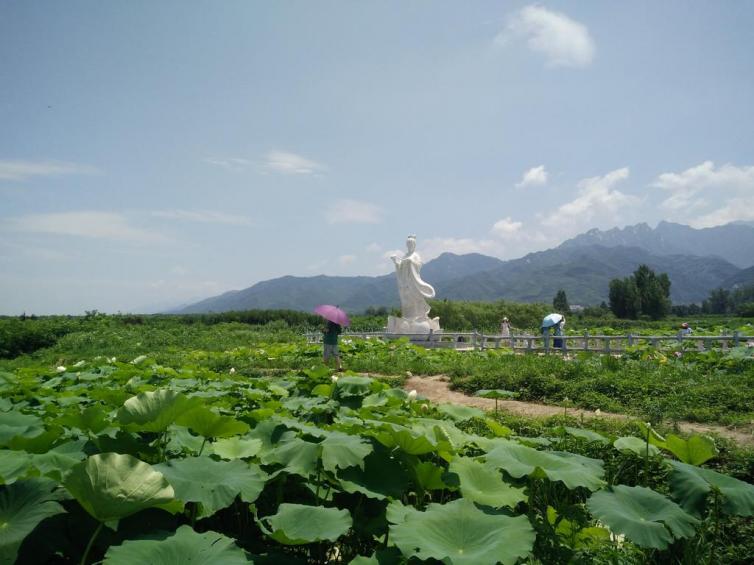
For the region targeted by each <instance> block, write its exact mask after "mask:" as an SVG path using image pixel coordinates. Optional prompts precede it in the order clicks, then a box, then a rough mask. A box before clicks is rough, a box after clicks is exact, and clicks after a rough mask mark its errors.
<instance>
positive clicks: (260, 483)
mask: <svg viewBox="0 0 754 565" xmlns="http://www.w3.org/2000/svg"><path fill="white" fill-rule="evenodd" d="M3 322H4V321H2V320H0V336H2V335H4V334H3V333H2V331H3ZM16 322H17V321H16V320H13V321H12V322H8V324H11V323H12V324H13V325H15V324H16ZM23 323H25V324H26V323H29V324H37V323H39V324H42V325H45V324H46V326H45V327H44V328H43V330H39V331H38V328H34V327H33V326H28V327H27V328H28V329H27V330H26V331H28V332H29V335H41V334H42V333H44V332H49V333H50V335H49V336H48V339H47V341H46V342H45V343H44V344H40V345H39V346H38V347H32V348H29V351H28V352H27V353H25V354H22V355H11V354H6V355H4V357H6V358H5V359H3V360H0V484H2V486H0V562H2V563H6V562H7V563H14V562H17V563H95V562H103V563H129V564H130V563H140V562H144V563H183V562H191V563H247V562H253V563H328V562H331V563H357V564H358V563H423V562H424V563H437V562H444V563H469V564H472V563H473V564H480V563H505V564H508V563H510V564H513V563H519V562H520V563H710V564H712V563H751V562H753V561H754V522H753V521H752V516H754V486H753V485H752V483H754V453H752V452H751V451H750V450H748V449H746V448H742V447H740V446H736V445H733V444H732V443H730V442H726V441H724V440H720V439H719V438H715V439H713V438H709V437H707V436H703V435H692V436H681V434H679V433H674V432H673V430H672V422H673V421H674V420H680V419H695V420H698V421H705V422H716V423H737V424H739V425H745V424H748V423H749V422H750V419H751V418H752V417H754V416H753V410H752V406H754V404H753V403H752V400H754V398H752V396H754V393H752V392H751V391H752V390H753V389H754V387H752V386H751V385H752V384H753V381H754V358H753V357H752V354H751V351H752V349H754V348H746V347H741V348H736V349H733V350H730V351H725V352H723V351H713V352H708V353H698V352H692V351H684V350H679V351H678V352H669V353H668V352H657V351H652V350H649V349H642V350H636V351H633V352H631V353H630V354H629V355H626V356H625V357H623V358H614V357H600V356H596V355H595V356H591V355H590V356H585V355H581V356H580V355H577V356H575V357H573V358H569V359H563V358H562V357H560V356H555V355H551V356H546V357H539V356H528V357H527V356H520V355H512V354H511V353H510V352H506V351H504V350H501V351H483V352H481V351H477V352H455V351H437V350H434V351H428V350H424V349H421V348H417V347H414V346H412V345H410V344H408V343H406V342H392V343H382V342H379V341H374V340H363V341H360V340H353V341H351V340H344V343H343V344H342V346H341V350H342V353H343V359H344V364H345V366H346V368H347V371H346V372H345V373H341V374H338V373H334V372H332V371H331V370H330V369H328V368H327V367H324V366H322V364H321V361H320V348H319V347H318V346H315V345H307V344H306V343H305V340H304V339H303V338H302V336H301V333H300V328H293V329H291V328H290V327H288V325H287V324H285V323H276V322H274V321H273V322H270V323H268V324H266V325H263V326H250V325H248V324H242V323H238V322H234V323H217V324H212V325H209V324H202V323H191V324H187V323H179V322H177V321H175V320H165V319H156V320H149V319H147V320H142V322H141V323H133V321H129V322H127V321H124V320H123V319H119V318H110V317H107V318H104V319H95V320H80V319H73V320H68V321H65V323H67V324H70V326H69V327H66V331H60V330H59V327H60V324H58V325H57V326H56V325H55V323H53V322H50V321H49V320H48V321H45V320H44V319H42V320H33V321H24V322H23ZM56 327H57V328H58V330H55V328H56ZM5 329H7V327H6V328H5ZM5 335H8V334H5ZM676 353H678V355H676ZM407 371H410V372H411V373H413V374H414V375H430V374H447V375H449V376H450V377H451V378H452V382H453V383H454V384H455V385H456V386H457V387H458V388H461V389H462V390H464V391H466V392H469V393H476V394H481V395H484V396H488V397H495V396H505V395H506V394H507V393H506V392H503V390H502V389H504V390H505V391H511V392H513V393H515V394H517V395H518V396H519V397H520V398H522V399H528V400H542V401H546V402H557V403H560V404H562V405H564V406H569V405H580V406H586V407H590V408H600V409H601V410H615V411H622V412H625V413H629V414H635V415H637V416H640V417H641V418H640V419H637V420H635V421H626V422H623V421H621V422H614V421H608V420H605V419H600V418H593V419H586V420H583V419H576V418H573V417H569V416H568V415H565V414H564V416H562V417H557V418H551V419H549V420H547V421H542V420H530V419H523V418H514V417H511V416H508V415H506V414H504V413H502V412H501V413H498V412H494V411H493V412H487V413H484V412H482V411H480V410H478V409H475V408H469V407H462V406H452V405H434V404H432V403H430V402H428V401H426V400H424V399H422V398H421V397H417V396H416V395H415V394H411V393H407V392H406V391H404V390H402V389H401V388H395V387H396V386H400V385H401V383H402V381H403V377H404V376H405V374H406V372H407ZM365 373H368V374H369V375H370V377H367V376H364V374H365ZM496 391H497V392H496ZM566 398H567V399H568V400H566ZM564 412H565V410H564Z"/></svg>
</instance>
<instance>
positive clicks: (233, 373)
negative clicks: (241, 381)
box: [228, 367, 236, 375]
mask: <svg viewBox="0 0 754 565" xmlns="http://www.w3.org/2000/svg"><path fill="white" fill-rule="evenodd" d="M228 372H229V373H230V374H231V375H235V374H236V368H235V367H231V368H230V371H228Z"/></svg>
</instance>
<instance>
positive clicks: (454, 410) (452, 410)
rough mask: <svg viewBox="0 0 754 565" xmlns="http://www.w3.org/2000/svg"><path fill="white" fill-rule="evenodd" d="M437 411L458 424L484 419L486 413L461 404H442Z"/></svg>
mask: <svg viewBox="0 0 754 565" xmlns="http://www.w3.org/2000/svg"><path fill="white" fill-rule="evenodd" d="M437 409H438V410H439V411H440V412H442V413H443V414H445V415H447V416H449V417H450V418H452V419H453V420H456V421H457V422H464V421H466V420H471V419H472V418H484V411H483V410H480V409H479V408H473V407H471V406H461V405H459V404H440V405H439V406H438V407H437Z"/></svg>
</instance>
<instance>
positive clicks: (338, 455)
mask: <svg viewBox="0 0 754 565" xmlns="http://www.w3.org/2000/svg"><path fill="white" fill-rule="evenodd" d="M320 446H321V449H322V466H323V467H324V468H325V470H326V471H330V472H333V473H334V472H335V471H336V470H337V469H346V468H347V467H353V466H358V467H361V468H362V469H363V468H364V458H365V457H366V456H367V455H369V454H370V453H372V444H371V443H369V442H367V441H365V440H363V439H361V438H360V437H358V436H352V435H348V434H344V433H342V432H330V433H329V434H328V435H327V437H326V438H325V439H324V441H322V443H320Z"/></svg>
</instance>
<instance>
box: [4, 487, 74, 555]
mask: <svg viewBox="0 0 754 565" xmlns="http://www.w3.org/2000/svg"><path fill="white" fill-rule="evenodd" d="M56 488H57V483H56V482H55V481H51V480H49V479H37V478H35V479H28V480H26V481H18V482H16V483H14V484H12V485H6V486H4V487H2V488H0V563H14V562H15V561H16V555H17V553H18V549H19V547H21V543H22V542H23V541H24V538H25V537H26V536H28V535H29V534H30V533H31V532H32V531H33V530H34V528H36V527H37V524H39V523H40V522H41V521H42V520H44V519H45V518H48V517H50V516H55V515H56V514H62V513H63V512H65V510H64V509H63V507H62V506H61V505H60V504H58V503H57V502H56V501H57V500H58V499H59V498H60V496H59V494H58V493H56V492H55V490H56Z"/></svg>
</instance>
